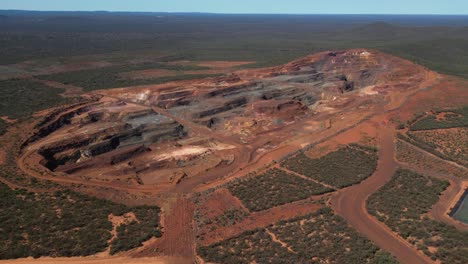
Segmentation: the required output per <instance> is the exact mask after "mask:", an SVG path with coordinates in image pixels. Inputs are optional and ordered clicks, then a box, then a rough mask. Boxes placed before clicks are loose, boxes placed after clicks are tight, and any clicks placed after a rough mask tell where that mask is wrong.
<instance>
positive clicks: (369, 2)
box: [0, 0, 468, 14]
mask: <svg viewBox="0 0 468 264" xmlns="http://www.w3.org/2000/svg"><path fill="white" fill-rule="evenodd" d="M0 9H23V10H50V11H55V10H57V11H95V10H107V11H144V12H210V13H290V14H292V13H299V14H468V0H439V1H436V0H385V1H382V0H0Z"/></svg>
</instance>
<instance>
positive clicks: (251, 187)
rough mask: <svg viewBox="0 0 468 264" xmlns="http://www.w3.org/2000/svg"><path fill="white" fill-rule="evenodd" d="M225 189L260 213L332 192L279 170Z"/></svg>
mask: <svg viewBox="0 0 468 264" xmlns="http://www.w3.org/2000/svg"><path fill="white" fill-rule="evenodd" d="M227 187H228V189H229V191H230V192H231V193H232V194H233V195H235V196H237V197H238V198H239V199H240V200H241V201H242V203H243V204H244V205H245V206H246V207H247V208H248V209H249V210H251V211H262V210H265V209H268V208H272V207H275V206H279V205H283V204H287V203H291V202H294V201H298V200H303V199H306V198H308V197H311V196H312V195H318V194H323V193H326V192H330V191H332V189H330V188H327V187H325V186H323V185H321V184H318V183H315V182H313V181H309V180H306V179H302V178H301V177H299V176H296V175H292V174H289V173H286V172H285V171H283V170H280V169H270V170H268V171H266V172H265V173H263V174H261V175H258V176H251V177H248V178H247V179H241V180H237V181H233V182H231V183H229V184H228V186H227Z"/></svg>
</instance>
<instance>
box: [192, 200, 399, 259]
mask: <svg viewBox="0 0 468 264" xmlns="http://www.w3.org/2000/svg"><path fill="white" fill-rule="evenodd" d="M269 232H271V233H272V234H273V235H275V237H276V239H277V240H275V241H273V239H272V236H271V235H270V234H269ZM282 243H283V244H282ZM198 254H199V255H200V256H201V257H202V258H203V259H204V260H205V261H207V262H215V263H226V264H230V263H253V262H254V263H379V264H382V263H389V264H390V263H397V262H396V261H395V259H394V258H393V257H392V256H391V255H390V254H388V253H386V252H383V251H382V250H380V249H379V248H378V247H377V246H375V245H374V244H373V243H372V242H370V241H369V240H368V239H366V238H364V237H362V236H360V235H359V234H358V233H357V232H356V231H354V230H353V229H351V228H350V227H349V226H348V225H347V224H346V222H345V221H344V219H342V218H341V217H339V216H337V215H334V214H333V211H332V210H331V209H329V208H322V209H320V210H319V211H317V212H314V213H311V214H309V215H306V216H302V217H297V218H294V219H290V220H286V221H280V222H278V223H275V224H273V225H271V226H269V227H268V228H267V229H256V230H252V231H247V232H244V233H242V234H240V235H238V236H236V237H233V238H230V239H227V240H224V241H221V242H218V243H215V244H212V245H209V246H205V247H199V248H198Z"/></svg>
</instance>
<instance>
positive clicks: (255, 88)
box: [23, 49, 429, 186]
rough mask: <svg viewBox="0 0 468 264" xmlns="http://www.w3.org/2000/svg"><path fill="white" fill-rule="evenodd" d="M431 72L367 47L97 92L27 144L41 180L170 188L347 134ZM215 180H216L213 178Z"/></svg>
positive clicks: (58, 114) (27, 156)
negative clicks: (286, 147) (317, 138)
mask: <svg viewBox="0 0 468 264" xmlns="http://www.w3.org/2000/svg"><path fill="white" fill-rule="evenodd" d="M428 73H429V71H427V70H425V69H424V68H422V67H419V66H414V65H412V64H411V63H409V62H407V61H404V60H401V59H398V58H395V57H392V56H389V55H385V54H382V53H379V52H376V51H368V50H364V49H356V50H347V51H338V52H323V53H319V54H316V55H312V56H309V57H306V58H303V59H299V60H296V61H293V62H291V63H289V64H286V65H283V66H278V67H272V68H265V69H259V70H241V71H237V72H234V73H231V74H229V75H226V76H223V77H218V78H208V79H201V80H195V81H179V82H172V83H166V84H161V85H153V86H139V87H128V88H119V89H112V90H105V91H96V92H93V93H91V94H89V96H90V97H91V98H93V100H91V102H89V103H81V104H78V105H75V106H69V107H67V108H63V109H62V110H56V111H52V112H51V113H50V114H49V116H48V117H46V118H45V119H44V121H43V122H42V123H41V124H40V126H39V127H38V128H37V131H36V133H35V134H34V135H33V136H32V137H31V138H30V139H29V140H28V141H27V142H26V143H25V144H24V146H23V147H24V148H23V152H24V155H23V157H24V160H25V161H26V162H27V164H28V166H30V167H31V169H33V170H35V171H39V172H40V173H41V174H42V175H45V174H47V175H49V174H52V175H54V176H60V177H73V178H78V179H85V180H94V181H104V182H119V183H121V184H126V185H158V186H170V185H174V184H177V183H180V182H182V181H184V180H185V179H189V178H197V177H200V175H205V176H206V175H207V177H212V178H220V177H226V176H227V175H228V174H229V173H231V172H233V171H235V170H238V169H241V168H242V167H243V166H245V165H246V164H248V163H249V162H250V161H252V160H253V159H256V158H259V157H260V156H261V155H262V153H265V152H267V151H269V150H272V149H275V148H278V147H281V145H282V144H283V143H284V142H287V141H290V140H294V139H297V138H300V137H303V136H307V135H310V134H311V133H320V132H324V131H327V130H330V131H331V130H333V129H337V131H338V130H339V129H343V128H344V127H345V126H346V125H347V124H350V125H351V124H355V123H356V122H358V121H359V120H362V119H364V118H365V117H366V116H368V115H371V114H372V113H373V112H374V111H375V109H381V108H382V107H383V105H384V104H385V103H389V102H391V100H392V98H391V97H390V96H388V94H389V93H390V91H394V92H400V93H408V92H411V91H412V90H415V89H417V88H420V86H421V85H422V84H423V81H424V79H425V78H426V75H427V74H428ZM210 175H211V176H210Z"/></svg>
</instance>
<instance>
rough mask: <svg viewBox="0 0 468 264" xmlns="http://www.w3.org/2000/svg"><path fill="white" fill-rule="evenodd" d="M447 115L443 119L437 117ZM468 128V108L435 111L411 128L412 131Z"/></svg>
mask: <svg viewBox="0 0 468 264" xmlns="http://www.w3.org/2000/svg"><path fill="white" fill-rule="evenodd" d="M440 113H445V115H444V117H443V118H442V119H437V115H438V114H440ZM453 127H468V106H465V107H462V108H458V109H452V110H434V111H433V113H431V114H429V115H427V116H425V117H423V118H422V119H420V120H418V121H417V122H415V123H414V124H412V125H411V126H410V130H411V131H418V130H432V129H441V128H453Z"/></svg>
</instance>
